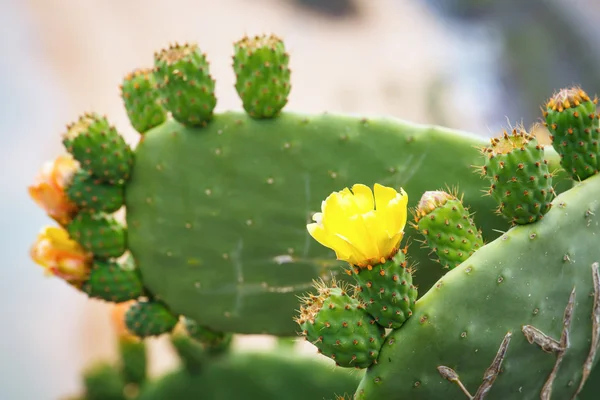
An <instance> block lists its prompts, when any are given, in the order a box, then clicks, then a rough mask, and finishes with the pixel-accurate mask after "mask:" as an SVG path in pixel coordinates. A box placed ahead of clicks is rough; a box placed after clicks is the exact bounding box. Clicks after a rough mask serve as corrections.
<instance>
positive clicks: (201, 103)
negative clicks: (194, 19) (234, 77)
mask: <svg viewBox="0 0 600 400" xmlns="http://www.w3.org/2000/svg"><path fill="white" fill-rule="evenodd" d="M154 65H155V69H154V71H155V77H156V81H157V83H158V89H159V92H160V95H161V98H162V104H163V106H164V107H165V108H166V109H167V110H169V111H170V112H171V114H172V115H173V118H175V120H177V121H179V122H180V123H181V124H183V125H186V126H199V125H206V123H207V122H208V121H210V120H211V119H212V116H213V110H214V108H215V106H216V104H217V98H216V96H215V80H214V79H213V78H212V76H211V75H210V71H209V63H208V61H207V60H206V55H205V54H203V53H202V52H201V51H200V49H199V48H198V46H197V45H196V44H183V45H179V44H175V45H171V46H169V48H167V49H163V50H161V51H160V52H158V53H156V54H155V55H154Z"/></svg>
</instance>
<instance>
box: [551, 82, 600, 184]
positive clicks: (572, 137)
mask: <svg viewBox="0 0 600 400" xmlns="http://www.w3.org/2000/svg"><path fill="white" fill-rule="evenodd" d="M597 103H598V100H597V99H594V100H592V99H590V97H589V96H588V95H587V93H585V92H584V91H583V90H582V89H581V88H579V87H572V88H568V89H562V90H561V91H559V92H558V93H556V94H555V95H554V96H552V98H551V99H550V100H548V103H547V104H546V110H545V112H544V117H545V120H546V126H547V127H548V130H549V131H550V134H551V139H552V146H553V147H554V149H555V150H556V152H557V153H558V154H559V155H560V157H561V165H562V167H563V168H564V169H565V170H566V171H567V173H569V175H570V176H571V177H573V179H575V180H583V179H586V178H588V177H590V176H592V175H593V174H596V173H598V170H599V169H600V144H599V143H600V126H599V124H598V119H600V115H598V114H597V113H596V104H597Z"/></svg>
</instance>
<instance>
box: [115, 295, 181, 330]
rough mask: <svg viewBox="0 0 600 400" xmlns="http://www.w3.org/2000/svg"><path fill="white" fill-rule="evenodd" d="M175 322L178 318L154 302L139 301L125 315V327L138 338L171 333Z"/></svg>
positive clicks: (157, 302)
mask: <svg viewBox="0 0 600 400" xmlns="http://www.w3.org/2000/svg"><path fill="white" fill-rule="evenodd" d="M177 321H178V317H177V316H175V315H173V313H171V311H169V309H167V307H165V305H164V304H162V303H161V302H159V301H156V300H144V301H142V300H140V301H138V302H137V303H135V304H133V305H132V306H131V307H130V308H129V309H128V310H127V312H126V313H125V326H126V327H127V329H128V330H129V331H130V332H131V333H133V334H134V335H136V336H138V337H140V338H145V337H148V336H159V335H162V334H163V333H167V332H171V331H172V330H173V328H175V325H177Z"/></svg>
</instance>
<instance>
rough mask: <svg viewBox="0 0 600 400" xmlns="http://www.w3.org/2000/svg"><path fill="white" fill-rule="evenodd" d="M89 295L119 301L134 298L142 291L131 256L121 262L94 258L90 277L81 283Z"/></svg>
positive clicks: (114, 301)
mask: <svg viewBox="0 0 600 400" xmlns="http://www.w3.org/2000/svg"><path fill="white" fill-rule="evenodd" d="M83 291H84V292H86V293H87V294H88V295H89V296H90V297H94V298H97V299H103V300H106V301H111V302H113V303H121V302H124V301H128V300H135V299H137V298H138V297H140V296H141V295H142V294H143V292H144V286H143V285H142V281H141V279H140V276H139V273H138V271H137V269H136V268H135V264H134V262H133V257H131V256H130V257H127V259H126V260H125V261H123V262H121V263H117V262H115V261H108V260H107V261H104V260H94V264H93V266H92V270H91V272H90V277H89V279H88V280H87V282H86V283H85V284H84V285H83Z"/></svg>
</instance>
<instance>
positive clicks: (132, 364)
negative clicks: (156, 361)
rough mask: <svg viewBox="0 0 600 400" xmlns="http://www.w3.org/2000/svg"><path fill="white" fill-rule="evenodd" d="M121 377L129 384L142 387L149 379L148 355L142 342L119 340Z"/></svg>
mask: <svg viewBox="0 0 600 400" xmlns="http://www.w3.org/2000/svg"><path fill="white" fill-rule="evenodd" d="M119 353H120V356H121V365H120V367H121V375H122V376H123V379H124V380H125V382H126V383H127V384H135V385H141V384H143V383H144V382H145V381H146V379H147V372H148V371H147V369H148V355H147V351H146V344H145V343H144V342H143V341H142V340H130V339H123V338H122V339H120V340H119Z"/></svg>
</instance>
